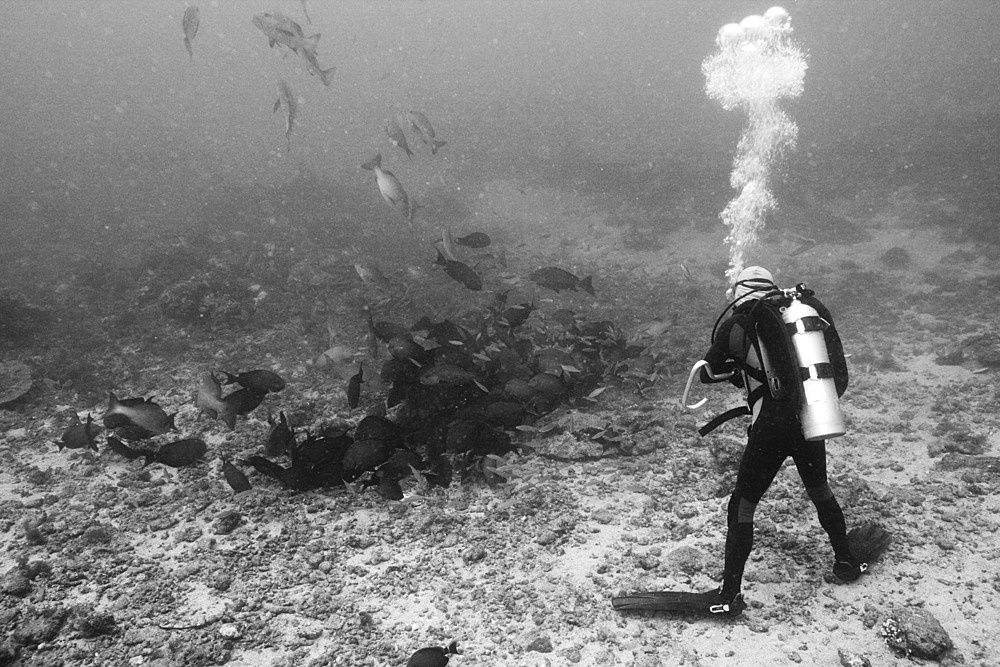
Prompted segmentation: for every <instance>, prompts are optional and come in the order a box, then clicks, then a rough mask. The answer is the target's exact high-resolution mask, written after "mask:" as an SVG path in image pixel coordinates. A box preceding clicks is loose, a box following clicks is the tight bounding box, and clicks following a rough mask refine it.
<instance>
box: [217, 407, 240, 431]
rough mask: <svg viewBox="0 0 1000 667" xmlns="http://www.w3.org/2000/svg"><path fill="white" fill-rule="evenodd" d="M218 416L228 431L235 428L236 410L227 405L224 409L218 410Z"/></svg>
mask: <svg viewBox="0 0 1000 667" xmlns="http://www.w3.org/2000/svg"><path fill="white" fill-rule="evenodd" d="M218 418H219V419H221V420H222V421H223V423H225V425H226V426H228V427H229V430H230V431H232V430H235V429H236V411H235V410H233V409H232V408H231V407H229V406H228V405H227V406H226V407H225V408H224V409H222V410H219V412H218Z"/></svg>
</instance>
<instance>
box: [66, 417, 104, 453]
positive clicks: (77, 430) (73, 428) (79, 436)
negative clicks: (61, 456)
mask: <svg viewBox="0 0 1000 667" xmlns="http://www.w3.org/2000/svg"><path fill="white" fill-rule="evenodd" d="M103 430H104V429H103V428H101V425H100V424H95V423H94V418H93V417H91V416H90V413H87V423H86V424H85V423H83V422H81V421H80V416H79V415H76V414H74V415H73V420H72V421H71V423H70V425H69V426H68V427H67V428H66V430H65V431H63V433H62V437H61V438H60V439H59V442H57V443H56V446H58V447H59V451H60V452H61V451H62V450H63V448H64V447H66V448H68V449H93V450H94V451H95V452H96V451H97V435H98V434H99V433H100V432H101V431H103Z"/></svg>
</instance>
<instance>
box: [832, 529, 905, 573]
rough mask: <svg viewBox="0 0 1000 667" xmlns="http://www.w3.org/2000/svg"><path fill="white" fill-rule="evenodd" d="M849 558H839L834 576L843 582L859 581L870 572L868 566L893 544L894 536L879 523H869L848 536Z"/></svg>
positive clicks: (834, 569) (834, 565) (834, 567)
mask: <svg viewBox="0 0 1000 667" xmlns="http://www.w3.org/2000/svg"><path fill="white" fill-rule="evenodd" d="M847 542H848V545H849V549H850V556H849V558H846V559H842V558H840V557H839V556H838V557H837V562H836V563H834V564H833V574H834V576H836V577H837V578H838V579H840V580H841V581H843V582H847V583H850V582H852V581H857V580H858V579H859V578H860V577H861V575H862V574H864V573H866V572H867V571H868V564H869V563H871V562H874V561H875V560H877V559H878V558H879V556H881V555H882V554H883V553H885V551H886V549H888V548H889V545H890V544H892V534H891V533H889V531H887V530H886V529H885V528H883V527H882V526H880V525H878V524H877V523H867V524H864V525H862V526H858V527H857V528H853V529H851V532H849V533H848V534H847Z"/></svg>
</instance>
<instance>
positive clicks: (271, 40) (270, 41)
mask: <svg viewBox="0 0 1000 667" xmlns="http://www.w3.org/2000/svg"><path fill="white" fill-rule="evenodd" d="M277 43H278V42H276V41H275V40H273V39H271V38H270V37H268V38H267V45H268V46H269V47H271V48H272V49H273V48H274V45H275V44H277Z"/></svg>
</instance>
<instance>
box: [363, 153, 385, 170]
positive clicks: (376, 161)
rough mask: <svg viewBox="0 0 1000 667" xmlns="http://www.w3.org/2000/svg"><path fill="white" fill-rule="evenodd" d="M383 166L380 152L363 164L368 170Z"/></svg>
mask: <svg viewBox="0 0 1000 667" xmlns="http://www.w3.org/2000/svg"><path fill="white" fill-rule="evenodd" d="M381 166H382V154H381V153H378V154H376V155H375V157H373V158H372V159H371V160H369V161H368V162H365V163H364V164H363V165H361V168H362V169H367V170H368V171H374V170H375V167H381Z"/></svg>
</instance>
